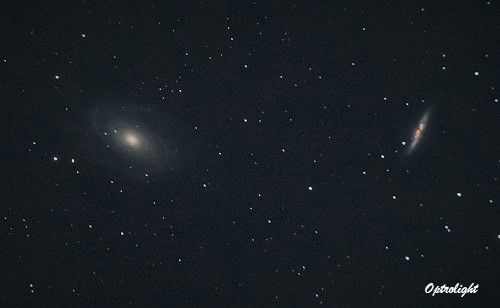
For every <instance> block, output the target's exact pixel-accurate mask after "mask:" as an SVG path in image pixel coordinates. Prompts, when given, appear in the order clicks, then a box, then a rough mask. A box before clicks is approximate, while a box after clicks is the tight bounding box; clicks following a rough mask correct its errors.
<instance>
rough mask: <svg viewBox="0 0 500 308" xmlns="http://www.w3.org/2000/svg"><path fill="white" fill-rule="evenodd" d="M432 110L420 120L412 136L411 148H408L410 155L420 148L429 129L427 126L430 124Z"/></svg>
mask: <svg viewBox="0 0 500 308" xmlns="http://www.w3.org/2000/svg"><path fill="white" fill-rule="evenodd" d="M430 113H431V111H430V110H427V111H426V112H425V113H424V115H423V116H422V117H421V118H420V120H419V121H418V125H417V127H416V128H415V129H414V130H413V133H412V136H411V143H410V146H409V147H408V153H409V154H411V153H412V152H413V151H414V150H415V148H416V147H417V146H418V144H419V143H420V142H421V140H422V138H423V136H424V132H425V130H426V128H427V125H428V123H429V117H430Z"/></svg>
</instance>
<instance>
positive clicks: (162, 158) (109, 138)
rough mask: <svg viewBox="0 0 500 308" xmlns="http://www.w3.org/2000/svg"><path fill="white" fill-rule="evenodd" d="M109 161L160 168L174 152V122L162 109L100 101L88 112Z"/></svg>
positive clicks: (170, 159) (166, 163) (168, 161)
mask: <svg viewBox="0 0 500 308" xmlns="http://www.w3.org/2000/svg"><path fill="white" fill-rule="evenodd" d="M91 121H92V126H93V127H94V129H95V132H96V133H97V135H98V136H99V137H100V138H101V140H102V142H103V144H102V145H103V146H104V147H105V149H106V151H107V154H109V155H103V159H105V158H107V161H108V162H109V163H110V164H115V165H120V166H121V167H122V168H126V167H130V168H132V167H136V168H137V167H141V168H147V169H154V170H161V169H163V168H164V167H166V166H168V165H171V164H172V163H173V162H174V161H175V159H176V158H177V156H178V155H177V154H178V144H177V141H176V140H175V138H174V137H173V136H174V135H175V130H176V129H180V128H179V127H176V126H177V123H176V122H175V121H173V120H172V119H171V118H169V117H168V116H166V115H165V114H164V113H163V112H161V111H158V110H152V109H150V108H145V107H141V106H136V105H101V106H99V107H97V108H95V109H94V110H93V112H92V116H91Z"/></svg>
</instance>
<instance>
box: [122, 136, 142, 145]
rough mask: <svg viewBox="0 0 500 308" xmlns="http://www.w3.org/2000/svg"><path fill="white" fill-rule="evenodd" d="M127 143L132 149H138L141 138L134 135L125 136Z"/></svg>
mask: <svg viewBox="0 0 500 308" xmlns="http://www.w3.org/2000/svg"><path fill="white" fill-rule="evenodd" d="M125 141H126V142H127V143H128V145H130V146H132V147H136V146H138V145H139V143H140V141H139V138H138V137H137V136H136V135H134V134H133V133H127V134H126V135H125Z"/></svg>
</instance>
